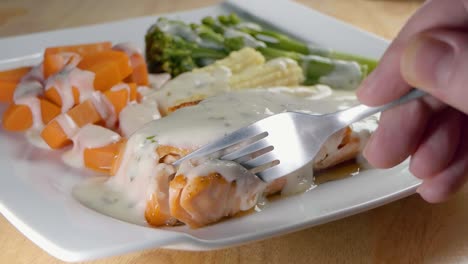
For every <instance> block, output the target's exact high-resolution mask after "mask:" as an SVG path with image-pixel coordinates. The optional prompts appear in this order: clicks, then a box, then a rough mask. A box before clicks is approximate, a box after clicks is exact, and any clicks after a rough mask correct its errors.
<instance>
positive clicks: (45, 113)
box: [39, 99, 61, 125]
mask: <svg viewBox="0 0 468 264" xmlns="http://www.w3.org/2000/svg"><path fill="white" fill-rule="evenodd" d="M39 100H40V104H41V117H42V122H43V123H44V124H46V125H47V124H48V123H49V122H50V121H51V120H52V119H54V118H55V117H56V116H58V115H60V113H61V110H60V107H58V106H57V105H55V104H53V103H51V102H49V101H47V100H44V99H39Z"/></svg>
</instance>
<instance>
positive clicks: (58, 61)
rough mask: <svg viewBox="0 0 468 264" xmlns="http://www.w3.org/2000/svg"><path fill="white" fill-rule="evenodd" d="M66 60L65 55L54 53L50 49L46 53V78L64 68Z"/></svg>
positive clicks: (44, 66)
mask: <svg viewBox="0 0 468 264" xmlns="http://www.w3.org/2000/svg"><path fill="white" fill-rule="evenodd" d="M65 64H66V62H65V59H64V58H63V56H61V55H60V54H56V53H52V52H50V51H48V50H46V51H45V53H44V62H43V64H42V65H43V68H44V78H45V79H47V78H49V76H52V75H54V74H56V73H58V72H59V71H61V70H62V69H63V67H64V66H65Z"/></svg>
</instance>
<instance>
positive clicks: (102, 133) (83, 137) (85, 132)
mask: <svg viewBox="0 0 468 264" xmlns="http://www.w3.org/2000/svg"><path fill="white" fill-rule="evenodd" d="M71 139H72V141H73V148H72V149H71V150H69V151H67V152H65V153H64V154H63V156H62V160H63V161H64V162H65V163H66V164H68V165H69V166H71V167H74V168H83V166H84V163H83V152H84V150H85V149H87V148H100V147H104V146H106V145H109V144H112V143H115V142H117V141H119V140H120V135H119V134H117V133H115V132H114V131H112V130H110V129H107V128H104V127H101V126H97V125H92V124H88V125H85V126H83V127H82V128H80V129H79V130H78V132H77V133H76V134H75V135H74V136H73V137H72V138H71Z"/></svg>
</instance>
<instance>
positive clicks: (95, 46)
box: [45, 41, 112, 55]
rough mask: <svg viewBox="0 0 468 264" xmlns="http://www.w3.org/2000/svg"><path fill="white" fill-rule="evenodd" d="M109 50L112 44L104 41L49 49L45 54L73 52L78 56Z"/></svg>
mask: <svg viewBox="0 0 468 264" xmlns="http://www.w3.org/2000/svg"><path fill="white" fill-rule="evenodd" d="M111 48H112V43H111V42H109V41H105V42H96V43H87V44H78V45H67V46H56V47H49V48H47V49H46V50H45V53H50V54H57V53H60V52H75V53H78V54H80V55H85V54H89V53H95V52H100V51H104V50H110V49H111Z"/></svg>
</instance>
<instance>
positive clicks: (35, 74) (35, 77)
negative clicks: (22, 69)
mask: <svg viewBox="0 0 468 264" xmlns="http://www.w3.org/2000/svg"><path fill="white" fill-rule="evenodd" d="M30 81H38V82H40V83H44V67H43V65H42V63H41V64H39V65H36V66H34V67H33V68H32V69H31V70H30V71H29V72H28V73H27V74H26V75H25V76H23V78H21V81H20V82H30Z"/></svg>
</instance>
